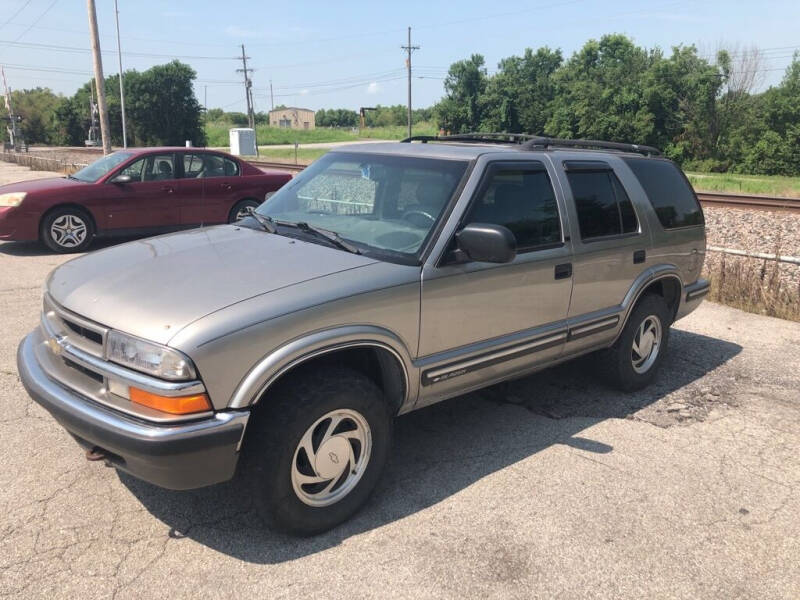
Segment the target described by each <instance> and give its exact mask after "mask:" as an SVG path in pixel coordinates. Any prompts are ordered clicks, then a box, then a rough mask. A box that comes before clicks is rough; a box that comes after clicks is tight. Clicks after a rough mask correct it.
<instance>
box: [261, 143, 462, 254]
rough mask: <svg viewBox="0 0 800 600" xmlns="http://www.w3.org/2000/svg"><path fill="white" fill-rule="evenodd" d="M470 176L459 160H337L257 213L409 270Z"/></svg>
mask: <svg viewBox="0 0 800 600" xmlns="http://www.w3.org/2000/svg"><path fill="white" fill-rule="evenodd" d="M466 169H467V163H466V162H465V161H458V160H440V159H431V158H413V157H408V156H390V155H378V154H357V153H349V152H347V153H345V152H331V153H329V154H326V155H325V156H323V157H322V158H320V159H319V160H317V161H316V162H315V163H314V164H313V165H311V166H310V167H308V168H307V169H305V170H304V171H302V172H301V173H300V174H299V175H298V176H297V177H295V178H294V179H293V180H292V181H291V182H289V183H288V184H286V185H285V186H284V187H283V188H281V189H280V190H279V191H278V192H277V193H276V194H275V195H273V196H272V197H271V198H269V199H268V200H267V201H266V202H264V203H263V204H262V205H261V206H260V207H259V208H258V209H257V212H258V213H259V214H261V215H263V216H265V217H270V218H272V219H273V220H274V221H275V222H276V223H278V224H286V225H288V224H297V223H300V224H301V226H302V225H304V224H308V225H310V226H311V227H314V228H320V229H326V230H328V231H331V232H335V233H337V234H338V235H339V236H340V237H341V238H343V239H344V240H346V241H348V242H351V243H353V244H355V245H356V246H357V247H359V248H360V249H362V250H365V251H368V252H369V251H372V252H377V253H379V254H383V255H388V256H387V257H390V256H394V257H395V258H397V259H399V260H402V261H403V262H406V261H408V260H412V259H415V257H416V255H417V253H418V252H419V251H420V249H421V248H422V246H423V244H424V243H425V241H426V240H427V238H428V236H429V235H430V233H431V231H432V230H433V227H434V225H435V224H436V223H437V222H438V220H439V219H440V217H441V215H442V213H443V211H444V208H445V206H446V205H447V203H448V201H449V200H450V198H451V197H452V196H453V193H454V192H455V190H456V187H457V186H458V183H459V182H460V181H461V178H462V177H463V176H464V173H465V171H466ZM302 229H303V228H302V227H301V228H300V230H302Z"/></svg>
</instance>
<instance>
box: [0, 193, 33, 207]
mask: <svg viewBox="0 0 800 600" xmlns="http://www.w3.org/2000/svg"><path fill="white" fill-rule="evenodd" d="M27 195H28V192H10V193H8V194H0V206H19V205H20V204H22V201H23V200H25V196H27Z"/></svg>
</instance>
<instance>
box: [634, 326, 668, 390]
mask: <svg viewBox="0 0 800 600" xmlns="http://www.w3.org/2000/svg"><path fill="white" fill-rule="evenodd" d="M661 335H662V332H661V320H660V319H659V318H658V317H657V316H656V315H649V316H648V317H645V319H644V320H643V321H642V323H641V325H639V328H638V329H637V330H636V334H635V335H634V336H633V345H632V348H631V364H632V365H633V370H634V371H636V372H637V373H639V374H640V375H641V374H643V373H646V372H647V371H648V370H649V369H650V367H652V366H653V363H654V362H656V359H657V358H658V352H659V349H660V348H661Z"/></svg>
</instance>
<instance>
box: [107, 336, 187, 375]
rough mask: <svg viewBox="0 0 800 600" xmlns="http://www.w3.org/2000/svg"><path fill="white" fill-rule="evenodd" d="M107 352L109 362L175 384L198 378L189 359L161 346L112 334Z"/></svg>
mask: <svg viewBox="0 0 800 600" xmlns="http://www.w3.org/2000/svg"><path fill="white" fill-rule="evenodd" d="M106 348H107V355H108V360H111V361H113V362H115V363H118V364H120V365H123V366H126V367H130V368H131V369H135V370H137V371H142V372H144V373H147V374H149V375H153V376H154V377H160V378H162V379H172V380H176V381H185V380H189V379H196V378H197V373H196V372H195V370H194V365H193V364H192V361H191V360H190V359H189V357H188V356H185V355H184V354H183V353H181V352H178V351H177V350H174V349H172V348H167V347H166V346H162V345H160V344H154V343H153V342H148V341H146V340H142V339H139V338H136V337H133V336H131V335H127V334H125V333H122V332H120V331H113V330H112V331H110V332H109V333H108V337H107V338H106Z"/></svg>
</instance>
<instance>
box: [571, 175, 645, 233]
mask: <svg viewBox="0 0 800 600" xmlns="http://www.w3.org/2000/svg"><path fill="white" fill-rule="evenodd" d="M565 167H566V169H567V180H568V181H569V185H570V188H571V189H572V197H573V198H574V200H575V209H576V211H577V213H578V226H579V227H580V232H581V239H583V240H589V239H595V238H601V237H608V236H614V235H623V234H627V233H636V232H637V231H638V230H639V221H638V219H637V218H636V211H635V210H634V209H633V204H632V203H631V200H630V197H629V196H628V194H627V192H626V191H625V188H624V187H622V183H620V181H619V179H618V178H617V176H616V175H615V174H614V171H612V170H611V167H610V166H609V165H607V164H605V163H599V162H580V161H570V162H568V163H565Z"/></svg>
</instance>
